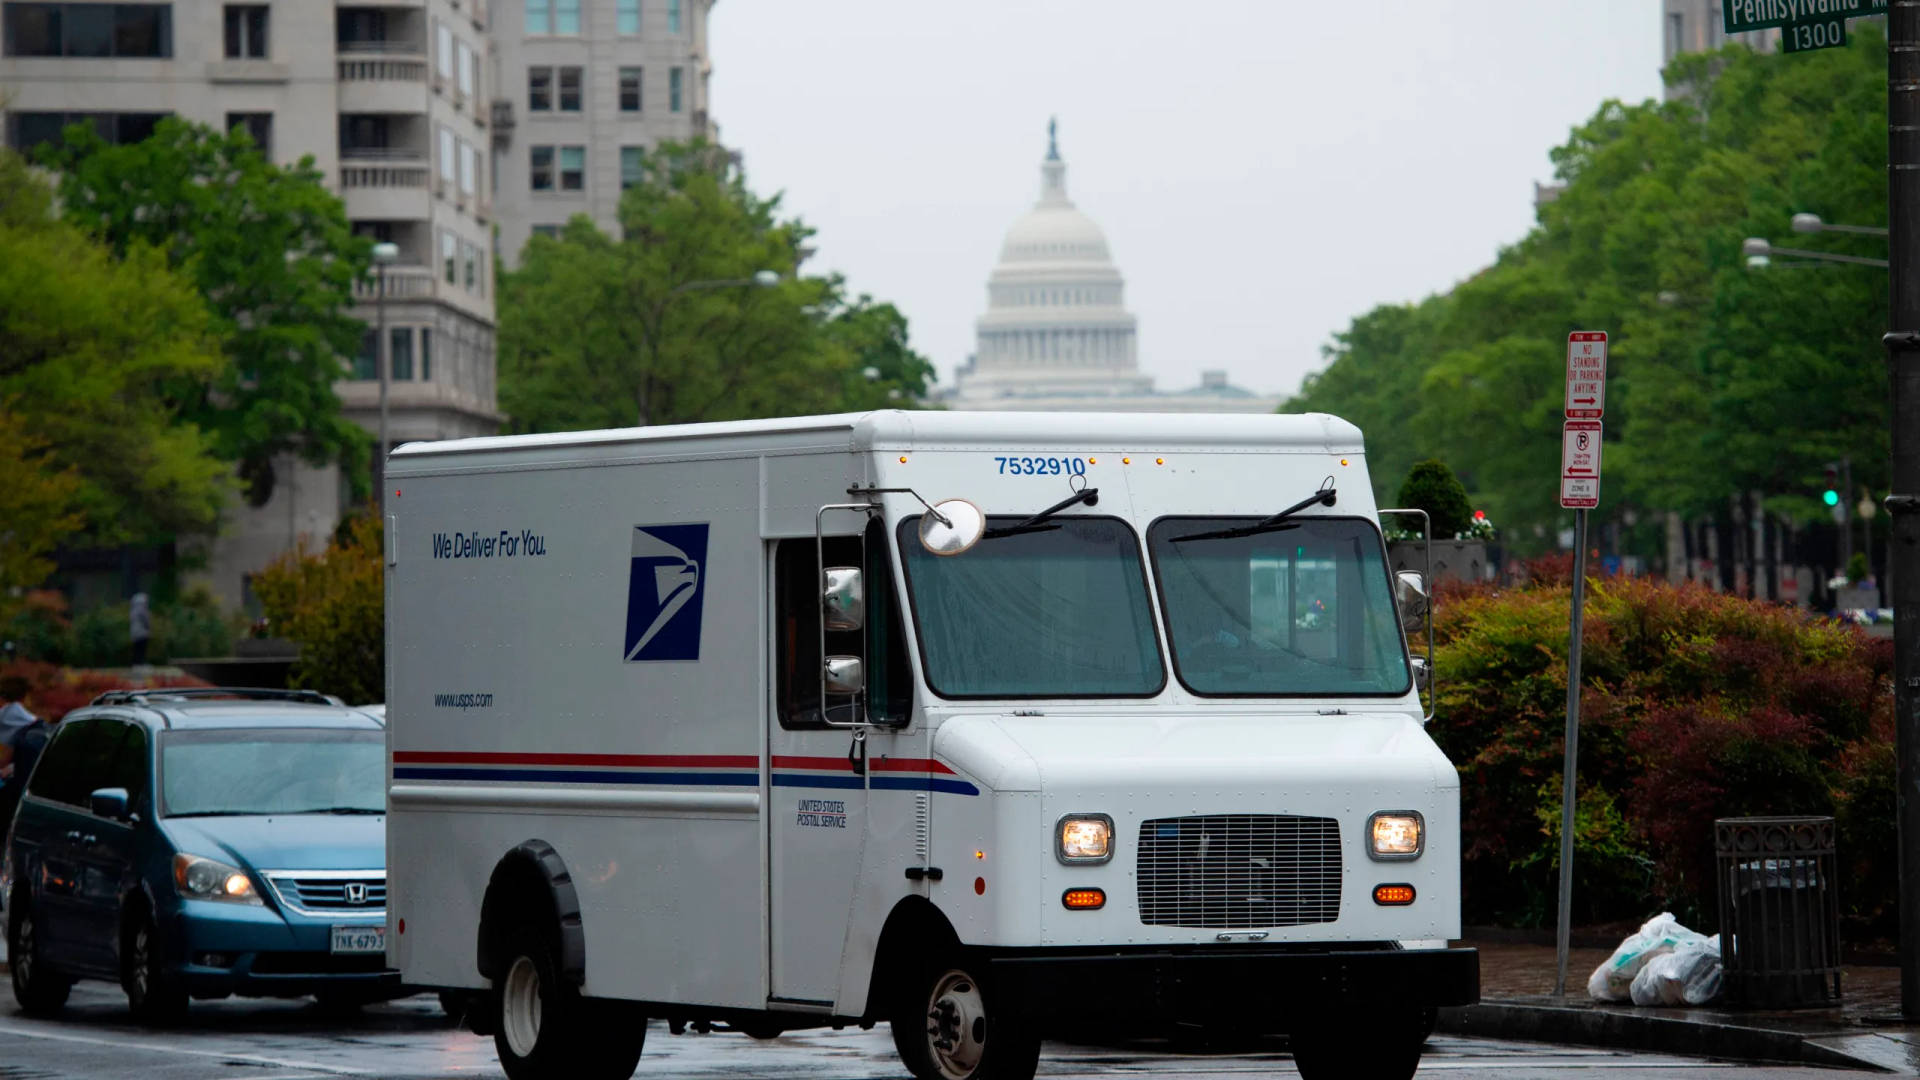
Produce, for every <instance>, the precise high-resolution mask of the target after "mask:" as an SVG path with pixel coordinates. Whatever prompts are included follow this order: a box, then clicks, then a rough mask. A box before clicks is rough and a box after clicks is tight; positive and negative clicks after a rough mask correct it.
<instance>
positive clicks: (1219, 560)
mask: <svg viewBox="0 0 1920 1080" xmlns="http://www.w3.org/2000/svg"><path fill="white" fill-rule="evenodd" d="M386 476H387V490H386V492H385V494H386V515H387V517H386V522H385V524H386V545H387V564H388V566H387V620H388V622H387V650H388V654H387V655H388V668H387V670H388V680H389V683H388V694H387V706H388V732H389V737H390V747H391V750H390V758H391V760H390V763H389V768H390V773H391V775H390V780H389V788H388V792H389V802H390V810H391V816H390V818H389V822H388V826H387V837H388V858H387V866H388V880H389V890H390V891H389V893H388V903H387V911H388V920H389V928H388V931H389V932H388V936H387V941H388V943H389V945H388V948H389V951H390V959H391V962H392V963H393V964H394V965H395V966H396V967H398V968H399V969H400V971H401V972H402V974H403V976H404V979H405V981H406V982H408V983H410V984H414V985H420V986H428V987H439V988H444V989H445V991H446V992H447V993H448V994H451V995H454V996H460V995H467V996H468V999H469V1000H471V1001H473V1002H474V1003H476V1004H475V1007H474V1008H473V1009H472V1010H471V1013H472V1015H471V1017H470V1024H471V1026H472V1027H473V1028H474V1030H476V1031H477V1032H479V1033H482V1034H488V1033H490V1034H492V1035H493V1037H494V1040H495V1043H496V1046H497V1049H498V1053H499V1057H500V1062H501V1064H502V1065H503V1066H504V1068H505V1070H506V1073H507V1075H508V1076H509V1077H511V1078H513V1080H526V1078H530V1077H586V1078H612V1077H625V1076H627V1075H629V1074H630V1073H631V1072H632V1071H633V1069H634V1068H635V1067H636V1063H637V1061H638V1058H639V1055H640V1051H641V1046H642V1040H643V1038H644V1036H645V1034H646V1032H647V1030H648V1022H649V1021H652V1022H656V1023H659V1024H664V1025H665V1026H666V1027H667V1028H668V1029H670V1030H672V1031H674V1032H680V1031H684V1030H686V1029H687V1028H688V1027H692V1028H693V1029H694V1030H696V1031H716V1030H722V1031H739V1032H743V1033H745V1034H747V1035H749V1036H753V1037H756V1038H771V1037H773V1036H776V1035H778V1034H779V1033H781V1032H783V1031H788V1030H793V1029H800V1028H808V1027H824V1026H833V1027H843V1026H854V1025H858V1026H861V1027H870V1026H872V1025H874V1024H877V1023H885V1024H887V1025H889V1026H890V1028H891V1031H892V1036H893V1040H894V1043H895V1045H896V1046H897V1048H898V1051H899V1054H900V1057H901V1059H902V1060H903V1061H904V1063H905V1065H906V1067H907V1068H908V1069H909V1070H910V1071H911V1072H912V1073H913V1074H914V1075H915V1076H917V1077H920V1078H923V1080H976V1078H977V1080H986V1078H1001V1080H1007V1078H1011V1080H1027V1078H1029V1077H1031V1076H1032V1075H1033V1073H1034V1070H1035V1064H1036V1059H1037V1057H1038V1054H1039V1052H1040V1045H1041V1040H1042V1039H1044V1038H1082V1039H1089V1038H1103V1037H1109V1036H1111V1035H1113V1034H1114V1033H1116V1032H1118V1033H1125V1034H1139V1033H1142V1032H1160V1033H1172V1032H1175V1031H1177V1030H1178V1029H1179V1028H1181V1027H1182V1026H1192V1027H1194V1028H1198V1029H1203V1030H1209V1029H1210V1030H1213V1031H1226V1032H1235V1033H1256V1032H1257V1033H1274V1034H1285V1035H1287V1036H1288V1038H1289V1042H1290V1045H1291V1051H1292V1054H1293V1057H1294V1059H1295V1062H1296V1063H1297V1065H1298V1067H1299V1069H1300V1071H1301V1072H1302V1074H1303V1075H1305V1076H1308V1077H1310V1078H1313V1077H1335V1076H1338V1077H1361V1078H1370V1077H1394V1078H1399V1077H1406V1076H1409V1075H1411V1074H1412V1072H1413V1071H1414V1069H1415V1067H1416V1065H1417V1063H1418V1061H1419V1057H1420V1051H1421V1045H1422V1043H1423V1041H1424V1039H1425V1036H1426V1035H1427V1033H1428V1032H1429V1031H1430V1030H1431V1025H1432V1022H1433V1010H1434V1009H1435V1008H1436V1007H1438V1006H1447V1005H1459V1004H1464V1003H1468V1002H1472V1001H1474V1000H1476V999H1477V997H1478V990H1479V966H1478V961H1477V957H1476V955H1475V954H1474V952H1473V951H1471V950H1468V949H1457V948H1448V947H1447V945H1448V940H1449V939H1451V938H1456V937H1458V935H1459V927H1460V905H1459V888H1460V884H1459V883H1460V844H1459V808H1458V804H1459V781H1458V777H1457V774H1456V772H1455V770H1454V768H1453V767H1452V766H1451V765H1450V764H1449V763H1448V762H1447V759H1446V758H1445V757H1444V756H1443V755H1442V754H1441V752H1440V751H1439V749H1438V748H1436V746H1435V745H1434V743H1433V740H1432V739H1430V738H1429V737H1428V735H1427V733H1426V730H1425V724H1424V722H1425V719H1426V716H1425V713H1424V710H1423V706H1422V697H1421V693H1420V687H1421V685H1422V683H1423V682H1424V674H1425V669H1424V661H1425V659H1426V657H1424V656H1420V655H1418V654H1419V653H1423V652H1424V653H1430V652H1431V636H1430V629H1429V624H1427V623H1426V622H1424V621H1423V620H1424V619H1426V618H1427V617H1428V616H1427V613H1426V612H1425V610H1424V595H1423V593H1422V590H1421V585H1422V582H1421V580H1420V577H1419V575H1413V574H1402V575H1399V576H1397V577H1396V575H1394V574H1392V573H1390V572H1389V569H1388V563H1387V558H1386V551H1385V545H1384V542H1383V534H1382V531H1381V525H1380V514H1381V513H1382V511H1380V510H1378V509H1377V508H1376V507H1375V505H1374V500H1373V495H1372V493H1371V490H1370V487H1369V484H1368V479H1367V469H1366V459H1365V457H1364V456H1363V453H1362V444H1361V435H1360V432H1359V431H1358V430H1357V429H1356V428H1354V427H1353V426H1352V425H1350V424H1348V423H1346V422H1344V421H1341V420H1339V419H1336V418H1334V417H1330V416H1322V415H1305V416H1126V415H1075V414H1035V413H1017V414H996V413H941V412H876V413H869V414H863V415H848V416H828V417H812V418H796V419H783V420H769V421H755V422H745V423H722V424H698V425H689V426H682V427H657V428H641V429H636V430H625V431H595V432H579V433H572V434H562V435H543V436H516V437H502V438H480V439H466V440H458V441H451V442H440V443H432V444H415V445H408V446H404V447H401V448H400V449H398V450H397V451H395V452H394V453H393V455H392V457H391V459H390V462H389V466H388V469H387V474H386ZM1415 527H1418V526H1417V524H1416V525H1415ZM1410 639H1411V640H1412V641H1413V643H1414V645H1413V647H1412V648H1410V647H1409V640H1410Z"/></svg>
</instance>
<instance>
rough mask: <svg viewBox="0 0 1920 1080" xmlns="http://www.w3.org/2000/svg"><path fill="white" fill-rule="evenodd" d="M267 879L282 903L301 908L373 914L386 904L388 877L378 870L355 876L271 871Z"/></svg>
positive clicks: (305, 909) (301, 909) (300, 909)
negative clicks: (311, 874)
mask: <svg viewBox="0 0 1920 1080" xmlns="http://www.w3.org/2000/svg"><path fill="white" fill-rule="evenodd" d="M267 880H268V881H270V882H272V883H273V891H274V892H276V893H278V894H279V895H280V900H281V902H282V903H284V904H286V905H287V906H288V907H290V908H294V909H295V910H299V911H339V912H351V913H355V914H362V913H364V914H368V915H371V914H373V913H375V912H378V911H380V910H381V909H383V908H385V907H386V906H387V879H386V878H385V877H384V876H382V875H380V874H378V873H375V874H367V875H362V876H355V877H302V876H301V875H299V874H298V873H293V874H269V875H267Z"/></svg>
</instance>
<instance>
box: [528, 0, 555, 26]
mask: <svg viewBox="0 0 1920 1080" xmlns="http://www.w3.org/2000/svg"><path fill="white" fill-rule="evenodd" d="M527 33H529V34H551V33H553V0H527Z"/></svg>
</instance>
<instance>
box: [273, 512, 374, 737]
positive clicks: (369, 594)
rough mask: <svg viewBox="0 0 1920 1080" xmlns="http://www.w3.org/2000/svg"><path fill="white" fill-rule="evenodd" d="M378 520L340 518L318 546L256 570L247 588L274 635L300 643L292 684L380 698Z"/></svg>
mask: <svg viewBox="0 0 1920 1080" xmlns="http://www.w3.org/2000/svg"><path fill="white" fill-rule="evenodd" d="M381 545H382V540H381V530H380V519H379V518H378V517H376V516H374V515H372V514H363V515H360V516H358V517H355V518H353V519H351V520H350V521H349V522H347V523H344V524H343V525H342V526H341V528H340V530H339V531H338V532H336V533H335V535H334V539H333V540H332V541H331V542H330V543H328V544H327V548H326V550H325V551H322V552H319V553H317V554H316V553H313V552H310V551H308V550H307V548H306V546H305V545H304V544H302V545H301V547H300V548H299V549H298V550H295V551H291V552H288V553H287V554H286V555H284V556H282V557H281V558H280V559H278V560H276V561H275V562H274V563H273V564H272V565H270V566H268V567H267V568H266V569H265V570H262V571H261V572H260V573H259V574H256V575H255V576H254V579H253V588H254V592H255V593H257V594H258V595H259V597H260V603H261V606H262V607H264V608H265V609H266V613H267V619H268V621H269V622H270V624H271V625H272V626H273V628H274V630H275V632H276V633H279V634H281V635H283V636H285V637H286V638H288V639H290V640H292V641H295V642H297V643H298V644H299V645H300V660H299V662H297V663H296V664H295V665H294V667H293V670H292V672H291V673H290V674H289V681H290V682H291V683H292V684H293V685H294V686H301V687H307V688H309V689H314V690H320V691H324V692H326V693H329V694H337V695H339V696H340V697H342V698H345V699H346V700H348V701H351V702H356V703H358V702H375V701H380V700H382V699H384V698H385V697H386V686H387V674H386V672H387V659H386V594H385V585H386V579H385V576H384V574H385V567H384V566H383V565H382V560H381V551H382V546H381Z"/></svg>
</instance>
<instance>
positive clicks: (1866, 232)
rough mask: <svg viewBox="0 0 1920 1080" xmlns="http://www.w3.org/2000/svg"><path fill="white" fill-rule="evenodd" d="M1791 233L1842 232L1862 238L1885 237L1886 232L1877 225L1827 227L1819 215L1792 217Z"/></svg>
mask: <svg viewBox="0 0 1920 1080" xmlns="http://www.w3.org/2000/svg"><path fill="white" fill-rule="evenodd" d="M1793 231H1794V232H1797V233H1817V232H1843V233H1858V234H1860V235H1862V236H1885V235H1887V230H1886V229H1885V228H1884V227H1882V226H1879V225H1829V224H1827V223H1826V222H1824V221H1821V220H1820V215H1819V214H1795V215H1793Z"/></svg>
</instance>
